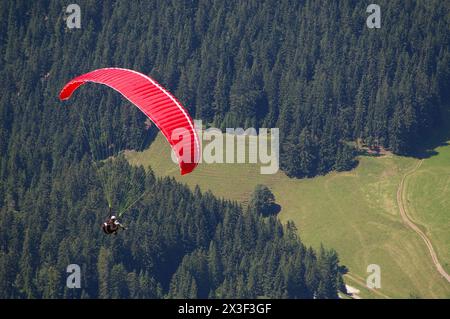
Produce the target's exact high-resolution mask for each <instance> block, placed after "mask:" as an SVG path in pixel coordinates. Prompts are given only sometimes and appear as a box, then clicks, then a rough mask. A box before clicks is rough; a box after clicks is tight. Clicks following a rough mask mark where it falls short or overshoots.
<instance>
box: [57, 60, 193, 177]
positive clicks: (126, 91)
mask: <svg viewBox="0 0 450 319" xmlns="http://www.w3.org/2000/svg"><path fill="white" fill-rule="evenodd" d="M86 82H93V83H99V84H104V85H106V86H109V87H111V88H112V89H114V90H116V91H118V92H119V93H121V94H122V95H123V96H124V97H125V98H126V99H128V100H129V101H130V102H131V103H133V104H134V105H135V106H137V107H138V108H139V109H140V110H141V111H142V112H143V113H144V114H145V115H146V116H147V117H148V118H149V119H150V120H151V121H152V122H153V123H155V125H156V126H157V127H158V128H159V130H160V131H161V132H162V133H163V135H164V136H165V138H166V139H167V141H168V142H169V143H170V145H171V146H172V148H173V150H174V151H175V154H176V156H177V158H178V163H179V165H180V170H181V175H184V174H187V173H190V172H192V171H193V170H194V169H195V167H196V166H197V165H198V160H199V157H200V143H199V138H198V135H197V132H196V131H195V128H194V124H193V121H192V119H191V117H190V116H189V114H188V112H187V111H186V109H185V108H184V107H183V106H182V105H181V103H180V102H179V101H178V100H177V99H176V98H175V97H174V96H173V95H172V94H170V93H169V92H168V91H167V90H166V89H165V88H163V87H162V86H161V85H160V84H159V83H157V82H156V81H155V80H153V79H152V78H150V77H149V76H147V75H144V74H142V73H139V72H136V71H133V70H128V69H120V68H105V69H98V70H94V71H91V72H89V73H86V74H83V75H80V76H78V77H76V78H74V79H72V80H71V81H70V82H68V83H67V84H66V85H65V86H64V88H63V89H62V90H61V93H60V94H59V98H60V99H61V100H67V99H69V98H70V96H71V95H72V93H73V92H74V91H75V90H76V89H77V88H78V87H80V86H81V85H83V84H85V83H86ZM180 137H181V138H180Z"/></svg>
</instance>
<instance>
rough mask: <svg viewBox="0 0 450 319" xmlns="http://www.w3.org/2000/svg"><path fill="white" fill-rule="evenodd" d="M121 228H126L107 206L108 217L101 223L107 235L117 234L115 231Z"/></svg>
mask: <svg viewBox="0 0 450 319" xmlns="http://www.w3.org/2000/svg"><path fill="white" fill-rule="evenodd" d="M120 228H122V229H126V227H124V226H123V225H122V224H121V223H120V222H119V221H118V220H117V218H116V216H114V215H113V213H112V208H111V207H110V208H109V217H108V219H107V220H106V221H105V222H104V223H103V224H102V229H103V231H104V232H105V234H107V235H111V234H114V235H117V231H118V230H119V229H120Z"/></svg>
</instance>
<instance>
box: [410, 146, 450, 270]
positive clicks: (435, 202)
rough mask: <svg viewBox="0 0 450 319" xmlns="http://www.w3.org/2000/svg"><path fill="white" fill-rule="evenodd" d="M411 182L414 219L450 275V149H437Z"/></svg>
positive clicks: (441, 147) (412, 216) (447, 147)
mask: <svg viewBox="0 0 450 319" xmlns="http://www.w3.org/2000/svg"><path fill="white" fill-rule="evenodd" d="M436 151H437V152H438V155H437V156H432V157H430V158H428V159H425V160H424V162H423V163H422V165H421V166H420V168H419V169H418V170H417V171H416V172H415V173H414V175H412V176H411V177H410V178H409V179H408V181H407V187H408V193H407V200H408V207H409V213H410V215H411V218H412V219H413V220H414V222H415V223H416V224H418V225H419V226H420V227H421V228H422V230H424V232H425V233H426V234H427V236H428V237H429V238H430V239H431V242H432V243H433V246H434V249H435V250H436V253H437V255H438V258H439V261H440V262H441V265H442V266H443V267H444V268H445V270H446V271H447V272H448V273H450V248H449V246H450V146H449V145H445V146H440V147H438V148H437V149H436Z"/></svg>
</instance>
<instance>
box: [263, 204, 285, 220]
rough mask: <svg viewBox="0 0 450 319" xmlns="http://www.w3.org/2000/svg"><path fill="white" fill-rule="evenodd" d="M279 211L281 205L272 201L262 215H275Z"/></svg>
mask: <svg viewBox="0 0 450 319" xmlns="http://www.w3.org/2000/svg"><path fill="white" fill-rule="evenodd" d="M280 211H281V206H280V205H278V204H276V203H273V204H272V205H270V207H268V208H267V209H266V210H265V211H264V212H263V213H262V216H263V217H270V216H275V215H278V213H279V212H280Z"/></svg>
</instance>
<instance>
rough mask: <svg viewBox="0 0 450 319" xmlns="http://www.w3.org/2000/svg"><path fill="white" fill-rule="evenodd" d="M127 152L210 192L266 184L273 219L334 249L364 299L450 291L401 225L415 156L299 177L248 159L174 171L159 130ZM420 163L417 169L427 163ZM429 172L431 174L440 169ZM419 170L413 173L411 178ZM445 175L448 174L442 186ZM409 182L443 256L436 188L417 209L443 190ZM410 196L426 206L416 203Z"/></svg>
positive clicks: (228, 194)
mask: <svg viewBox="0 0 450 319" xmlns="http://www.w3.org/2000/svg"><path fill="white" fill-rule="evenodd" d="M447 148H448V149H446V152H443V153H447V158H448V157H450V147H447ZM440 154H441V153H440ZM127 157H128V159H129V161H130V163H132V164H143V165H144V166H148V165H151V167H152V169H153V170H154V171H155V173H156V175H159V176H163V175H169V176H174V177H175V178H176V179H177V180H178V181H180V182H183V183H186V184H187V185H189V186H190V187H194V186H195V185H196V184H198V185H199V186H200V187H201V188H202V190H211V191H212V192H213V193H214V194H215V195H216V196H219V197H224V198H227V199H232V200H237V201H239V202H242V203H244V204H245V203H246V201H247V200H248V197H249V195H250V194H251V192H252V191H253V189H254V187H255V185H256V184H259V183H261V184H265V185H267V186H269V187H270V188H271V189H272V191H273V192H274V194H275V196H276V200H277V203H278V204H280V205H281V207H282V211H281V213H280V214H279V217H280V219H281V220H282V221H283V222H285V221H287V220H293V221H294V222H295V223H296V225H297V228H298V229H299V234H300V236H301V238H302V240H303V241H304V242H305V243H306V244H307V245H312V246H313V247H318V246H319V245H320V243H323V244H324V245H325V246H327V247H332V248H334V249H336V251H337V252H338V253H339V256H340V259H341V262H342V263H343V264H345V265H346V266H347V267H348V268H349V269H350V275H351V277H346V282H347V283H348V284H350V285H351V286H354V287H356V288H358V289H360V290H361V294H360V296H361V297H363V298H383V297H386V296H388V297H392V298H408V297H410V296H411V295H415V296H419V297H428V298H437V297H439V298H449V297H450V285H449V284H448V283H447V282H446V281H444V279H442V278H441V277H440V276H439V274H438V273H437V271H436V270H435V268H434V266H433V264H432V262H431V258H430V256H429V254H428V251H427V249H426V247H425V244H424V243H423V242H422V240H421V239H420V238H419V236H418V235H417V234H416V233H414V232H413V231H411V230H410V229H408V228H407V227H406V226H404V224H403V223H402V220H401V217H400V215H399V212H398V207H397V202H396V191H397V187H398V185H399V182H400V180H401V178H402V176H403V175H404V174H405V172H406V171H408V170H409V169H411V168H412V167H414V165H415V164H416V163H417V160H416V159H412V158H405V157H398V156H386V157H381V158H374V157H362V158H361V159H360V164H359V165H358V167H357V168H356V169H355V170H353V171H351V172H343V173H336V172H333V173H330V174H328V175H326V176H320V177H316V178H312V179H302V180H297V179H290V178H288V177H287V176H286V175H285V174H284V173H282V172H281V171H280V172H278V173H277V174H275V175H261V174H260V170H259V166H258V165H255V164H200V165H199V166H198V168H197V169H196V170H195V171H194V172H193V173H191V174H188V175H186V176H180V174H179V171H178V167H177V165H176V164H174V163H173V162H172V161H171V159H170V147H169V145H168V143H167V142H166V141H165V140H164V138H163V137H162V136H161V135H159V136H158V137H157V139H156V140H155V141H154V143H153V144H152V145H151V147H150V148H149V149H148V150H146V151H144V152H128V153H127ZM438 157H440V155H439V156H436V157H435V158H434V157H433V158H430V159H429V161H430V162H431V161H437V162H439V163H440V164H441V165H437V164H436V165H435V166H439V167H441V168H440V169H442V170H444V169H445V167H443V166H445V165H444V164H445V163H446V161H447V160H446V159H445V158H442V159H440V160H439V159H438ZM427 161H428V160H426V162H425V163H424V166H423V168H424V169H425V168H427V167H428V166H429V165H428V164H427ZM447 162H448V161H447ZM425 164H426V165H425ZM430 165H432V163H431V164H430ZM447 172H450V169H449V170H447ZM436 174H437V176H436V178H438V177H440V176H441V175H442V172H441V171H439V172H437V173H436ZM422 175H423V174H418V175H417V178H420V176H422ZM441 177H442V176H441ZM449 181H450V178H449V175H448V174H447V179H446V180H445V181H442V185H447V184H448V182H449ZM420 183H422V182H421V181H420ZM446 183H447V184H446ZM413 184H416V182H415V181H414V180H413V179H412V178H411V180H410V181H409V183H408V185H407V187H408V191H409V189H411V196H412V197H411V201H412V203H413V204H414V205H415V206H414V207H415V209H414V215H413V218H414V219H416V220H417V221H419V222H420V223H422V224H423V225H426V227H427V230H429V234H430V236H431V238H432V241H433V244H435V245H436V246H438V249H437V251H438V253H439V256H440V257H441V256H442V258H444V259H446V260H447V261H448V260H449V259H448V252H449V249H448V247H449V245H450V242H449V240H448V238H449V237H448V236H449V234H448V231H447V233H446V234H444V235H443V234H442V232H444V233H445V227H444V226H445V225H447V227H448V224H449V222H448V215H447V218H446V216H445V214H446V212H448V211H449V210H448V209H447V210H446V211H445V210H443V208H445V207H447V208H448V204H449V201H446V198H444V197H445V195H444V194H443V193H440V194H437V193H436V194H435V196H437V197H439V196H440V197H439V198H441V197H442V198H441V204H438V205H436V206H434V210H433V212H434V213H433V214H428V213H427V214H425V213H422V212H425V211H426V212H428V211H430V210H425V209H424V208H423V207H425V208H426V207H427V206H426V205H432V206H433V205H434V202H435V201H434V200H433V198H432V197H430V198H427V200H426V201H425V200H423V198H422V199H421V196H422V197H423V196H427V194H429V193H430V192H433V194H434V193H435V192H439V191H441V190H442V189H445V188H444V187H439V188H438V189H436V187H434V181H433V180H432V179H430V180H429V181H428V184H427V183H424V184H423V185H422V184H421V186H420V187H421V188H417V187H416V188H415V187H414V185H413ZM424 190H428V191H424ZM414 194H416V195H414ZM447 197H448V196H447ZM414 198H417V200H415V199H414ZM416 202H418V203H419V202H420V203H422V205H425V206H423V207H422V206H420V205H419V206H416V205H418V204H416ZM427 203H428V204H427ZM445 205H447V206H445ZM436 216H437V217H436ZM447 230H448V228H447ZM446 253H447V254H446ZM369 264H378V265H380V267H381V286H382V287H381V289H379V290H378V293H374V292H371V291H369V290H368V289H367V288H366V287H365V286H364V282H365V278H366V277H367V275H368V274H367V273H366V269H367V266H368V265H369Z"/></svg>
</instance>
